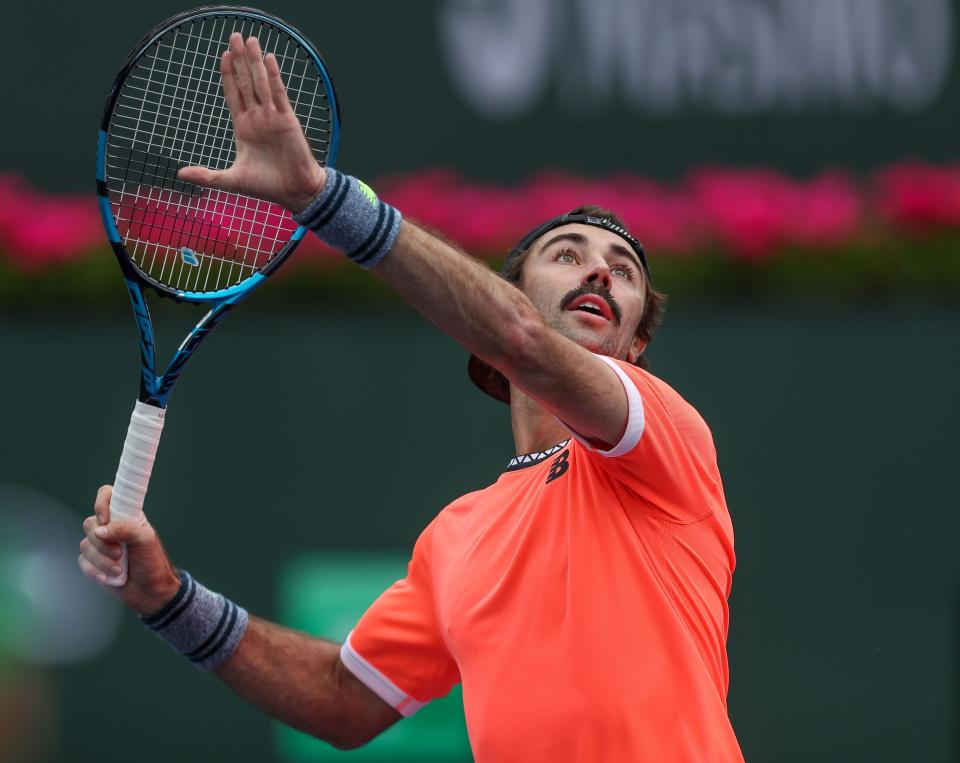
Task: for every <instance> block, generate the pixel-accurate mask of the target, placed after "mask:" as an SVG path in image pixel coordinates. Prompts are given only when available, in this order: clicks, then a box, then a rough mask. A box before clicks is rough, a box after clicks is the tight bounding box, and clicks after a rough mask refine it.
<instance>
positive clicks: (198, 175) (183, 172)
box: [177, 166, 239, 192]
mask: <svg viewBox="0 0 960 763" xmlns="http://www.w3.org/2000/svg"><path fill="white" fill-rule="evenodd" d="M177 180H182V181H184V182H185V183H193V184H194V185H199V186H202V187H204V188H216V189H217V190H220V191H234V192H235V191H238V190H239V188H238V187H237V184H236V182H235V181H234V179H233V177H232V176H231V175H230V172H229V171H228V170H211V169H208V168H207V167H196V166H193V167H181V168H180V169H179V170H178V171H177Z"/></svg>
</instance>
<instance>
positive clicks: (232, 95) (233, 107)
mask: <svg viewBox="0 0 960 763" xmlns="http://www.w3.org/2000/svg"><path fill="white" fill-rule="evenodd" d="M220 80H221V82H223V97H224V98H226V99H227V108H228V109H230V113H231V114H232V115H234V116H236V115H237V114H239V113H241V112H242V111H243V106H244V104H243V96H241V95H240V90H239V88H237V78H236V76H235V75H234V73H233V54H232V53H231V52H230V51H229V50H225V51H223V55H222V56H220Z"/></svg>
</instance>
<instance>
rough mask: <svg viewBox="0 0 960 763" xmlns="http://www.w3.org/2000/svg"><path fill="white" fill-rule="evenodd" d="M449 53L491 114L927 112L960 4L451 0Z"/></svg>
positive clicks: (446, 29)
mask: <svg viewBox="0 0 960 763" xmlns="http://www.w3.org/2000/svg"><path fill="white" fill-rule="evenodd" d="M439 21H440V36H441V44H442V48H443V50H444V54H445V55H446V58H447V62H448V65H449V68H450V72H451V76H452V78H453V81H454V84H455V85H456V87H457V89H458V90H459V92H461V93H462V94H463V97H464V99H465V100H466V101H467V103H469V104H470V105H471V106H472V107H473V108H474V109H476V110H477V111H478V112H480V113H482V114H484V115H485V116H488V117H491V118H499V119H505V118H510V117H516V116H522V115H523V114H524V113H526V112H528V111H530V110H531V109H533V108H536V107H537V106H538V105H541V104H542V103H543V102H544V100H545V99H547V98H549V97H551V96H554V97H555V98H556V100H557V101H558V102H559V103H560V104H561V106H562V107H563V108H564V110H566V111H569V112H571V113H573V114H576V115H582V116H589V115H590V114H592V113H595V112H597V111H599V110H601V109H604V108H606V107H609V106H611V105H613V106H616V105H618V104H626V105H627V106H628V107H629V108H630V109H631V110H634V111H637V112H640V113H649V114H657V115H670V114H675V113H678V112H682V111H691V110H695V111H706V112H712V113H719V114H729V115H753V114H757V113H762V112H800V111H804V112H810V111H828V110H832V111H837V110H840V111H864V110H868V109H870V108H875V107H889V108H893V109H896V110H899V111H908V112H915V111H921V110H923V109H924V108H927V107H928V106H930V105H931V104H932V103H933V101H935V100H936V98H937V96H938V95H939V93H940V91H941V90H942V89H943V86H944V83H945V81H946V77H947V74H948V71H949V66H950V55H951V49H952V45H953V40H952V37H953V13H952V7H951V5H950V2H949V0H922V2H917V0H553V1H551V0H448V2H447V3H446V4H445V6H444V7H443V9H442V10H441V13H440V19H439Z"/></svg>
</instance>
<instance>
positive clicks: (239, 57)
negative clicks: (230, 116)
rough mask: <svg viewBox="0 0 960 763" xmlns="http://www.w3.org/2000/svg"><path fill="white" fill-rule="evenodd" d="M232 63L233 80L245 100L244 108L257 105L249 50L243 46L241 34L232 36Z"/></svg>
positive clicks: (237, 33) (235, 33)
mask: <svg viewBox="0 0 960 763" xmlns="http://www.w3.org/2000/svg"><path fill="white" fill-rule="evenodd" d="M230 61H231V62H232V63H233V78H234V80H235V81H236V83H237V90H239V91H240V96H241V97H242V98H243V105H244V108H246V107H249V106H252V105H253V104H255V103H256V98H255V96H254V94H253V82H252V80H251V79H250V66H249V64H248V63H247V50H246V47H245V46H244V44H243V37H242V36H241V35H240V33H239V32H234V33H233V34H232V35H230Z"/></svg>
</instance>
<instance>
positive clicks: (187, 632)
mask: <svg viewBox="0 0 960 763" xmlns="http://www.w3.org/2000/svg"><path fill="white" fill-rule="evenodd" d="M140 620H141V622H143V624H144V625H146V626H147V627H148V628H149V629H150V630H152V631H153V632H154V633H156V634H157V635H158V636H159V637H160V638H162V639H163V640H164V641H166V642H167V643H168V644H169V645H170V646H172V647H173V648H174V649H175V650H176V651H178V652H179V653H180V654H182V655H183V656H184V657H186V658H187V659H189V660H190V661H191V662H192V663H193V664H194V665H196V666H197V667H198V668H200V669H201V670H214V669H215V668H218V667H220V666H221V665H222V664H223V663H225V662H226V661H227V660H228V659H230V656H231V655H232V654H233V653H234V651H235V650H236V648H237V646H238V645H239V643H240V639H241V638H243V634H244V632H245V631H246V629H247V623H248V622H249V616H248V615H247V611H246V610H245V609H243V607H238V606H237V605H236V604H234V603H233V602H232V601H230V600H229V599H227V598H225V597H223V596H221V595H220V594H218V593H214V592H213V591H208V590H207V589H206V588H204V587H203V586H202V585H200V583H198V582H197V581H196V580H194V579H193V578H192V577H190V575H189V573H187V572H186V571H184V570H180V589H179V590H178V591H177V593H176V595H175V596H174V597H173V598H172V599H171V600H170V601H169V602H167V603H166V605H164V607H163V608H162V609H161V610H160V611H159V612H156V613H154V614H152V615H150V616H148V617H141V618H140Z"/></svg>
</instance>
